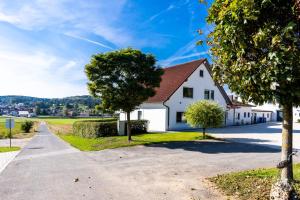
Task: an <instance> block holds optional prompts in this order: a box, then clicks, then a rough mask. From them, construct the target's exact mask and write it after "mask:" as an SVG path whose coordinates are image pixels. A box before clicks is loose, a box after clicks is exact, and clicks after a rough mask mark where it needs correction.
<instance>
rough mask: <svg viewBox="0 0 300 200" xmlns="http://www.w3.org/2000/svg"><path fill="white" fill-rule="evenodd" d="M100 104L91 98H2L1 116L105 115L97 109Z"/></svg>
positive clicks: (0, 99)
mask: <svg viewBox="0 0 300 200" xmlns="http://www.w3.org/2000/svg"><path fill="white" fill-rule="evenodd" d="M99 104H100V100H97V99H95V98H93V97H91V96H88V95H86V96H74V97H66V98H61V99H59V98H55V99H47V98H36V97H28V96H0V115H2V116H14V117H28V118H31V117H36V116H38V115H39V116H61V117H89V116H99V115H103V113H102V112H101V110H97V109H95V107H96V105H99Z"/></svg>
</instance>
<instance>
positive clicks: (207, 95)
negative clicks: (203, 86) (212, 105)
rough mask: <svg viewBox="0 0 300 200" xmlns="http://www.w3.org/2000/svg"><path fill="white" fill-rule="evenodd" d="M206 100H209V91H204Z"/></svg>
mask: <svg viewBox="0 0 300 200" xmlns="http://www.w3.org/2000/svg"><path fill="white" fill-rule="evenodd" d="M204 99H209V90H204Z"/></svg>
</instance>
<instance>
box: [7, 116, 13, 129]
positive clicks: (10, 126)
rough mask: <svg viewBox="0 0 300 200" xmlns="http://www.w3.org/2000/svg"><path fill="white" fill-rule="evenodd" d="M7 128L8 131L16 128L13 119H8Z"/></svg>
mask: <svg viewBox="0 0 300 200" xmlns="http://www.w3.org/2000/svg"><path fill="white" fill-rule="evenodd" d="M5 127H6V128H8V129H11V128H14V127H15V120H14V119H12V118H9V119H6V123H5Z"/></svg>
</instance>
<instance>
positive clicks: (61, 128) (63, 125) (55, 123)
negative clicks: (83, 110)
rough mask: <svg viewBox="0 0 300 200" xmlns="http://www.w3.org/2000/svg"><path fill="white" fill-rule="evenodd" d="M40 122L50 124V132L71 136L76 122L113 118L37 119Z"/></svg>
mask: <svg viewBox="0 0 300 200" xmlns="http://www.w3.org/2000/svg"><path fill="white" fill-rule="evenodd" d="M36 119H37V120H38V121H44V122H46V123H47V124H48V127H49V128H50V130H51V131H52V132H54V133H56V134H69V133H72V132H73V124H74V123H75V122H76V121H89V120H107V119H112V118H58V117H42V118H36Z"/></svg>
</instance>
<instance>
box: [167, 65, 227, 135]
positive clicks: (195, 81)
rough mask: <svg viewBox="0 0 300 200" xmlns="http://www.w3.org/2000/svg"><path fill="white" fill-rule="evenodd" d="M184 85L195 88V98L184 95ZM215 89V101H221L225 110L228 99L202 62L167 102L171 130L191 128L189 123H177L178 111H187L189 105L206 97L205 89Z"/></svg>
mask: <svg viewBox="0 0 300 200" xmlns="http://www.w3.org/2000/svg"><path fill="white" fill-rule="evenodd" d="M200 70H203V71H204V76H203V77H200ZM183 87H189V88H193V98H184V97H183ZM205 89H207V90H214V99H215V100H214V101H216V102H217V103H219V104H220V105H221V106H222V107H223V108H224V110H225V109H226V105H227V104H226V101H225V99H224V97H223V96H222V94H221V92H220V91H219V89H218V87H217V86H216V85H215V83H214V81H213V79H212V77H211V75H210V74H209V72H208V71H207V69H206V67H205V66H204V65H203V64H202V65H200V67H198V69H197V70H195V72H194V73H193V74H192V75H191V76H190V77H189V78H188V79H187V81H186V82H184V83H183V85H181V86H180V87H179V88H178V90H177V91H176V92H175V93H174V94H173V95H172V96H171V97H170V99H169V100H168V101H166V102H165V104H166V105H167V106H168V107H169V108H170V111H169V112H170V115H169V118H170V119H169V130H182V129H189V128H191V127H190V126H189V125H188V124H187V123H177V122H176V113H177V112H185V110H186V108H187V106H188V105H190V104H191V103H194V102H196V101H199V100H203V99H204V90H205Z"/></svg>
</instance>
